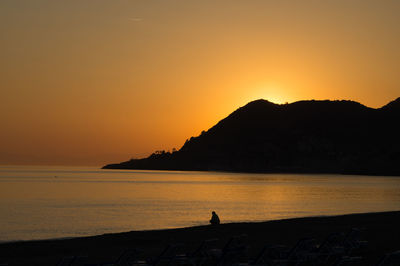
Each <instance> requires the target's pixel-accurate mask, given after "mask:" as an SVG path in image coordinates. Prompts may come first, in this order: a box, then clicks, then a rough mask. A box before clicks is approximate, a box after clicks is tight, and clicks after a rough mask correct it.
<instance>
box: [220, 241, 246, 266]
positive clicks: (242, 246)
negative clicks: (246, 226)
mask: <svg viewBox="0 0 400 266" xmlns="http://www.w3.org/2000/svg"><path fill="white" fill-rule="evenodd" d="M246 239H247V235H245V234H243V235H239V236H233V237H231V238H230V239H229V241H228V242H227V243H226V244H225V246H224V247H223V249H222V250H221V252H220V255H219V256H218V259H217V263H216V264H217V265H219V266H220V265H232V264H234V263H239V262H240V261H242V260H244V259H245V258H246V255H247V250H248V245H247V244H246ZM216 255H217V254H216ZM246 259H247V258H246Z"/></svg>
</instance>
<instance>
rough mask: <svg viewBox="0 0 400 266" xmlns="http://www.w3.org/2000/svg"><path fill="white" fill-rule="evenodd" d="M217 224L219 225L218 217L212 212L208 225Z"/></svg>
mask: <svg viewBox="0 0 400 266" xmlns="http://www.w3.org/2000/svg"><path fill="white" fill-rule="evenodd" d="M219 223H220V221H219V217H218V215H217V214H216V213H215V212H214V211H213V212H212V216H211V220H210V224H212V225H217V224H219Z"/></svg>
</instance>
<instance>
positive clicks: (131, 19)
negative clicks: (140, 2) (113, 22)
mask: <svg viewBox="0 0 400 266" xmlns="http://www.w3.org/2000/svg"><path fill="white" fill-rule="evenodd" d="M128 20H129V21H133V22H140V21H143V18H128Z"/></svg>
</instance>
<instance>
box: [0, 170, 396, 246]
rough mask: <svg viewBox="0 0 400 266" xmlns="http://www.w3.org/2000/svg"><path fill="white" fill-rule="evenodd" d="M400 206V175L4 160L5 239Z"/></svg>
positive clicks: (0, 238)
mask: <svg viewBox="0 0 400 266" xmlns="http://www.w3.org/2000/svg"><path fill="white" fill-rule="evenodd" d="M397 210H400V177H387V176H386V177H385V176H354V175H326V174H249V173H226V172H188V171H143V170H102V169H100V168H99V167H55V166H51V167H50V166H0V242H9V241H20V240H34V239H35V240H36V239H55V238H69V237H80V236H91V235H99V234H106V233H116V232H126V231H132V230H155V229H166V228H179V227H189V226H198V225H206V224H208V223H209V219H210V218H211V212H212V211H215V212H216V213H217V214H218V215H219V217H220V220H221V222H222V223H233V222H258V221H268V220H278V219H286V218H295V217H306V216H327V215H341V214H350V213H363V212H381V211H397Z"/></svg>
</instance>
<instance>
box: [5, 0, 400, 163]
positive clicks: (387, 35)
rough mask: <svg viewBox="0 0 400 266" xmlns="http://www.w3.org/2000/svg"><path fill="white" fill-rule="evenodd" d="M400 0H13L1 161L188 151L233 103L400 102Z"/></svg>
mask: <svg viewBox="0 0 400 266" xmlns="http://www.w3.org/2000/svg"><path fill="white" fill-rule="evenodd" d="M398 14H400V1H396V0H392V1H390V0H381V1H378V0H376V1H370V0H360V1H356V0H335V1H330V0H324V1H307V0H305V1H297V0H296V1H286V0H279V1H278V0H277V1H267V0H263V1H261V0H240V1H239V0H229V1H222V0H221V1H219V0H211V1H208V0H201V1H190V0H185V1H183V0H182V1H168V0H160V1H153V0H113V1H111V0H65V1H54V0H48V1H45V0H35V1H32V0H2V1H0V95H1V96H0V125H1V130H0V164H47V165H94V166H102V165H104V164H106V163H113V162H120V161H125V160H129V159H130V158H140V157H145V156H148V155H150V154H151V153H152V152H154V151H156V150H172V149H173V148H176V149H179V148H180V147H181V146H182V145H183V144H184V142H185V140H186V139H188V138H190V137H191V136H197V135H199V134H200V133H201V131H202V130H207V129H209V128H210V127H212V126H213V125H214V124H216V123H217V122H218V121H219V120H221V119H223V118H224V117H226V116H227V115H229V114H230V113H231V112H233V111H234V110H235V109H237V108H239V107H240V106H243V105H245V104H246V103H248V102H250V101H252V100H256V99H260V98H263V99H267V100H270V101H272V102H275V103H285V102H289V103H290V102H294V101H298V100H310V99H316V100H322V99H331V100H335V99H347V100H354V101H358V102H361V103H362V104H364V105H366V106H369V107H374V108H378V107H381V106H383V105H385V104H387V103H388V102H390V101H392V100H394V99H396V98H397V97H400V79H399V78H398V77H399V76H400V75H399V74H400V73H399V70H400V50H399V49H400V27H399V25H400V16H399V15H398Z"/></svg>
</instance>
